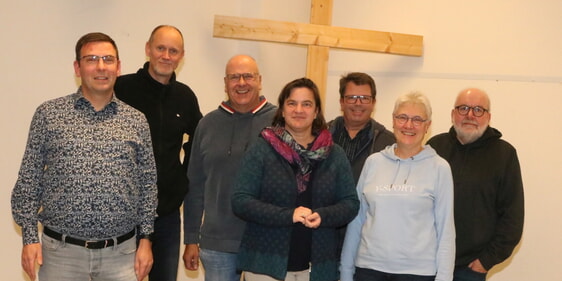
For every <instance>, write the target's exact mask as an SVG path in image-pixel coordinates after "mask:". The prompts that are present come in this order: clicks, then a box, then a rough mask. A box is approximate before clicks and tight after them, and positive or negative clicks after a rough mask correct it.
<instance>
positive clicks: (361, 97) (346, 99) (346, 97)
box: [343, 96, 373, 104]
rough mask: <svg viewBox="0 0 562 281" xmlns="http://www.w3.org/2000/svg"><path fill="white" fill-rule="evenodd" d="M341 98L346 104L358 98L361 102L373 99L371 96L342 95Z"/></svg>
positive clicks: (354, 101) (369, 101)
mask: <svg viewBox="0 0 562 281" xmlns="http://www.w3.org/2000/svg"><path fill="white" fill-rule="evenodd" d="M343 99H344V100H345V103H348V104H356V103H357V100H359V102H360V103H361V104H369V103H371V102H372V101H373V97H372V96H343Z"/></svg>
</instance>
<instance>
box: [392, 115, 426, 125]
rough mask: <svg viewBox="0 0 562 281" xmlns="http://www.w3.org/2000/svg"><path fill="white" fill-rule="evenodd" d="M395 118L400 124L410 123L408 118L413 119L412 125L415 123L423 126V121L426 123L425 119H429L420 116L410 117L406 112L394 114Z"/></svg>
mask: <svg viewBox="0 0 562 281" xmlns="http://www.w3.org/2000/svg"><path fill="white" fill-rule="evenodd" d="M394 119H395V120H396V122H398V124H400V125H404V124H406V123H408V120H412V125H414V127H418V126H421V124H423V123H425V121H427V119H422V118H421V117H419V116H414V117H409V116H408V115H406V114H400V115H394Z"/></svg>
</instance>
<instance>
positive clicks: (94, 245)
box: [43, 227, 135, 249]
mask: <svg viewBox="0 0 562 281" xmlns="http://www.w3.org/2000/svg"><path fill="white" fill-rule="evenodd" d="M43 233H44V234H45V235H47V236H49V237H51V238H53V239H56V240H59V241H63V240H62V234H61V233H58V232H56V231H54V230H52V229H50V228H48V227H44V228H43ZM133 236H135V229H133V230H131V231H130V232H129V233H127V234H124V235H121V236H119V237H117V239H116V240H117V245H119V244H121V243H123V242H125V241H127V240H129V239H131V238H133ZM63 242H65V243H68V244H73V245H78V246H82V247H84V248H87V249H103V248H107V247H111V246H113V245H114V243H115V241H114V240H113V239H106V240H96V241H87V240H81V239H78V238H73V237H70V236H66V237H64V241H63Z"/></svg>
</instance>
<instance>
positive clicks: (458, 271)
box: [453, 266, 486, 281]
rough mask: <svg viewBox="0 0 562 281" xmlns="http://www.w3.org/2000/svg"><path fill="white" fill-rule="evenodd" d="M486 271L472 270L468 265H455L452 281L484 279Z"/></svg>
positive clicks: (482, 280)
mask: <svg viewBox="0 0 562 281" xmlns="http://www.w3.org/2000/svg"><path fill="white" fill-rule="evenodd" d="M485 280H486V273H480V272H476V271H473V270H472V269H470V268H469V267H468V266H462V267H460V266H459V267H456V268H455V272H454V273H453V281H485Z"/></svg>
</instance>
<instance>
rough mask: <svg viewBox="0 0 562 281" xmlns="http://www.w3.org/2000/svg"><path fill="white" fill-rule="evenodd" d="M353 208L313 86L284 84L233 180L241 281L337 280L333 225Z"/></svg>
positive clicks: (348, 177)
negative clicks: (241, 226) (240, 227)
mask: <svg viewBox="0 0 562 281" xmlns="http://www.w3.org/2000/svg"><path fill="white" fill-rule="evenodd" d="M358 207H359V202H358V199H357V193H356V191H355V186H354V180H353V175H352V172H351V167H350V165H349V161H348V160H347V158H346V156H345V153H344V152H343V150H342V149H341V148H340V147H339V146H337V145H334V143H333V142H332V138H331V134H330V133H329V132H328V131H327V130H326V122H325V120H324V116H323V114H322V107H321V101H320V95H319V93H318V88H317V87H316V85H315V84H314V82H312V81H311V80H310V79H307V78H300V79H296V80H294V81H292V82H290V83H289V84H287V85H286V86H285V87H284V88H283V90H282V91H281V94H280V95H279V109H278V111H277V113H276V115H275V117H274V120H273V124H272V126H271V127H267V128H265V129H263V131H262V132H261V134H260V138H259V140H258V141H257V143H255V144H254V145H253V146H252V147H251V148H250V149H249V151H248V152H247V153H246V155H245V157H244V159H243V162H242V167H241V168H240V172H239V175H238V177H237V178H236V181H235V185H234V191H233V196H232V208H233V211H234V213H235V214H236V215H238V216H239V217H240V218H242V219H243V220H245V221H246V222H247V225H246V230H245V232H244V235H243V237H242V242H241V245H240V249H239V252H238V259H239V260H238V267H239V269H240V270H242V271H244V275H245V278H246V280H247V281H258V280H270V281H272V280H311V281H335V280H338V279H339V272H338V251H337V246H338V245H337V231H336V228H337V227H340V226H342V225H345V224H347V223H348V222H350V221H351V220H352V219H353V218H354V217H355V215H356V214H357V211H358ZM303 278H304V279H303Z"/></svg>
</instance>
